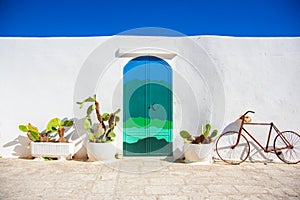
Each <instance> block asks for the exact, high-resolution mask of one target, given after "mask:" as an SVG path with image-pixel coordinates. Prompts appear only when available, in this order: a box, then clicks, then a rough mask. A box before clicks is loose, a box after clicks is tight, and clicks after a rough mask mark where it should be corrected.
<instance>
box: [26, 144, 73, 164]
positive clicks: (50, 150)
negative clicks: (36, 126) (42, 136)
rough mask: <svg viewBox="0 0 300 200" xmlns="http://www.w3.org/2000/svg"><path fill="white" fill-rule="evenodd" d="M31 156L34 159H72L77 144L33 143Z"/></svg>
mask: <svg viewBox="0 0 300 200" xmlns="http://www.w3.org/2000/svg"><path fill="white" fill-rule="evenodd" d="M30 149H31V155H32V156H33V157H38V158H41V157H51V158H58V159H64V160H65V159H67V158H68V159H72V156H73V155H74V153H75V143H73V142H70V143H52V142H31V143H30Z"/></svg>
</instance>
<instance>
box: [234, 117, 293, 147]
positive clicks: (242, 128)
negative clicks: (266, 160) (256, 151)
mask: <svg viewBox="0 0 300 200" xmlns="http://www.w3.org/2000/svg"><path fill="white" fill-rule="evenodd" d="M244 118H245V115H243V116H242V117H241V119H242V123H241V126H240V129H239V133H238V134H239V135H238V138H237V141H236V144H235V145H233V146H232V147H231V148H232V149H234V148H235V147H236V146H237V145H238V144H239V142H240V137H241V134H242V132H243V131H244V132H245V133H247V135H249V137H250V138H251V139H252V140H253V141H254V142H255V143H256V144H257V145H258V146H259V147H260V148H261V149H263V151H264V152H266V153H269V152H272V151H275V150H282V149H291V148H293V146H292V145H291V144H290V143H289V142H288V140H287V139H286V138H285V137H284V136H282V135H281V134H280V131H279V129H278V128H277V127H276V126H275V125H274V123H273V122H271V123H245V122H244ZM244 125H254V126H255V125H256V126H257V125H258V126H270V129H269V134H268V139H267V143H266V147H263V145H262V144H261V143H260V142H258V141H257V140H256V139H255V138H254V137H253V136H252V135H251V134H250V133H249V132H248V131H247V130H246V129H245V128H244ZM272 130H275V131H276V133H277V134H278V135H279V137H281V138H282V140H283V142H284V143H285V145H286V147H282V148H271V149H269V143H270V138H271V134H272Z"/></svg>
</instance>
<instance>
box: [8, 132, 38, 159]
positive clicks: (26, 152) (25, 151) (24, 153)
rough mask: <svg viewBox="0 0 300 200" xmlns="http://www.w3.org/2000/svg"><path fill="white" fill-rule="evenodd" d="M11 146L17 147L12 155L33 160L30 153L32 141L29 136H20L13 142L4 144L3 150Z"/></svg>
mask: <svg viewBox="0 0 300 200" xmlns="http://www.w3.org/2000/svg"><path fill="white" fill-rule="evenodd" d="M11 146H14V147H15V148H14V151H13V153H12V155H13V156H17V157H19V158H32V156H31V153H30V140H29V139H28V137H27V136H26V137H25V136H22V135H19V136H18V137H17V138H15V139H14V140H13V141H11V142H8V143H6V144H4V145H3V148H8V147H11Z"/></svg>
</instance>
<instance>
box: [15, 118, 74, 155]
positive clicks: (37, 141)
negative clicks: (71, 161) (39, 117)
mask: <svg viewBox="0 0 300 200" xmlns="http://www.w3.org/2000/svg"><path fill="white" fill-rule="evenodd" d="M72 125H73V121H72V120H60V119H59V118H53V119H51V120H50V121H49V123H48V125H47V128H46V130H45V131H43V132H40V131H39V130H38V128H37V127H35V126H33V125H32V124H30V123H28V124H27V125H19V129H20V130H21V131H23V132H26V133H27V136H28V138H29V140H31V143H30V150H31V154H32V156H33V157H38V158H42V157H51V158H59V159H63V160H65V159H66V158H72V156H73V155H74V153H75V152H74V149H75V144H74V143H68V142H67V140H66V138H65V137H64V132H65V128H64V127H70V126H72ZM57 134H58V135H59V137H57Z"/></svg>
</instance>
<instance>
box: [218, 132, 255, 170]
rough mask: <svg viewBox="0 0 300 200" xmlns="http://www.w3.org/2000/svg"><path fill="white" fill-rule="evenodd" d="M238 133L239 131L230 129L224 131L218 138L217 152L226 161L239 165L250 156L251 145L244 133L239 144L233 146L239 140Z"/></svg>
mask: <svg viewBox="0 0 300 200" xmlns="http://www.w3.org/2000/svg"><path fill="white" fill-rule="evenodd" d="M238 135H239V134H238V133H237V132H233V131H230V132H226V133H223V134H222V135H221V136H220V137H219V138H218V140H217V143H216V151H217V154H218V156H219V157H220V158H221V159H222V160H223V161H224V162H226V163H229V164H234V165H237V164H240V163H242V162H244V161H245V160H246V159H247V158H248V156H249V153H250V145H249V142H248V140H247V138H246V137H245V136H243V135H241V137H240V141H239V144H238V145H237V146H236V147H235V148H232V146H233V145H235V143H236V141H237V138H238Z"/></svg>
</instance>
